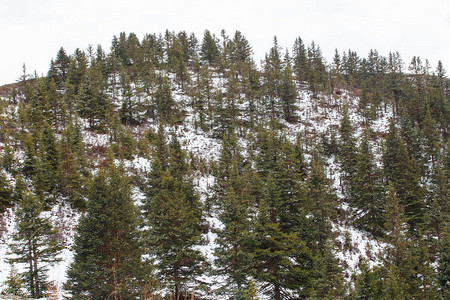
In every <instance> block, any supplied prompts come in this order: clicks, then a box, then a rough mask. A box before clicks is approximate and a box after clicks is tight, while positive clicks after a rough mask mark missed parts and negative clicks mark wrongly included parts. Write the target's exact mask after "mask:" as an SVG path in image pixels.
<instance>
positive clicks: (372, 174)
mask: <svg viewBox="0 0 450 300" xmlns="http://www.w3.org/2000/svg"><path fill="white" fill-rule="evenodd" d="M381 179H382V177H381V172H380V170H378V169H377V167H376V165H375V162H374V157H373V154H372V152H371V150H370V145H369V141H368V138H367V134H364V135H363V138H362V141H361V144H360V146H359V150H358V153H357V157H356V166H355V174H354V185H355V189H354V195H355V203H354V204H355V207H356V209H357V211H356V214H355V217H356V219H355V223H356V226H358V227H361V228H363V229H365V230H367V231H368V232H370V233H372V234H373V235H375V236H382V235H383V232H384V219H383V214H384V213H383V209H384V190H383V185H382V182H381Z"/></svg>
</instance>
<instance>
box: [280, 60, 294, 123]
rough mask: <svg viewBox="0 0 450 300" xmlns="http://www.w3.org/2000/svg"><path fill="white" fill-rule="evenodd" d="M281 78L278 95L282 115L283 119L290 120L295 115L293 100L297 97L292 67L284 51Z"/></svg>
mask: <svg viewBox="0 0 450 300" xmlns="http://www.w3.org/2000/svg"><path fill="white" fill-rule="evenodd" d="M284 65H285V67H284V70H283V78H282V80H281V88H280V93H281V95H280V97H281V101H282V107H283V116H284V119H285V120H290V119H293V118H294V117H295V113H296V110H297V107H296V106H295V101H296V99H297V88H296V86H295V83H294V80H293V78H292V67H291V59H290V57H289V53H288V52H286V56H285V59H284Z"/></svg>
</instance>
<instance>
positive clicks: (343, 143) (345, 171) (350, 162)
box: [338, 105, 357, 204]
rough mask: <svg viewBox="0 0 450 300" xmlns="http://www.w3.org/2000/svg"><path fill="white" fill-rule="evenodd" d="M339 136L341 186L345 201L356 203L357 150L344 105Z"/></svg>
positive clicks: (346, 107) (346, 108) (352, 129)
mask: <svg viewBox="0 0 450 300" xmlns="http://www.w3.org/2000/svg"><path fill="white" fill-rule="evenodd" d="M339 135H340V137H339V148H338V159H339V163H340V166H341V170H342V179H341V186H342V188H343V191H344V195H345V197H346V199H347V201H349V202H350V203H352V204H353V203H354V202H355V201H356V199H355V195H354V189H355V182H354V176H355V171H356V169H355V167H356V157H357V155H356V153H357V148H356V141H355V137H354V128H353V126H352V124H351V121H350V116H349V112H348V106H347V105H344V111H343V114H342V119H341V124H340V127H339Z"/></svg>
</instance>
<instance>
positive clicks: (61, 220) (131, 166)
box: [0, 77, 392, 299]
mask: <svg viewBox="0 0 450 300" xmlns="http://www.w3.org/2000/svg"><path fill="white" fill-rule="evenodd" d="M212 82H213V86H214V87H215V88H216V89H224V88H225V86H226V82H225V80H224V79H223V78H220V77H214V78H212ZM173 96H174V99H175V101H177V102H178V103H187V102H188V101H189V100H190V99H189V98H188V97H187V96H185V95H183V93H182V92H181V91H180V90H175V91H174V92H173ZM358 101H359V99H358V97H355V96H353V95H351V94H349V93H348V92H345V91H343V92H342V94H341V95H339V96H337V95H331V96H323V95H319V98H318V99H316V98H313V97H312V94H311V93H310V92H309V91H306V90H305V89H301V90H300V92H299V98H298V101H297V106H298V108H299V110H298V112H297V114H298V117H299V120H298V122H295V123H288V122H284V125H285V126H286V127H287V128H288V130H287V131H286V132H287V134H288V138H289V139H290V140H291V141H293V140H294V139H295V138H296V136H297V135H303V134H304V133H305V132H308V133H313V134H314V133H315V135H316V138H318V137H319V134H321V133H324V134H330V133H331V132H332V131H335V132H336V133H337V130H338V128H339V124H340V117H341V110H342V104H343V103H347V105H348V108H349V116H350V120H351V121H352V123H353V126H354V128H355V129H356V136H359V135H360V134H361V133H362V128H361V124H362V123H363V119H362V117H361V116H360V115H359V114H358V112H357V109H358ZM186 107H188V110H187V111H186V112H185V119H184V122H183V123H182V124H179V125H175V126H172V127H168V128H165V131H166V133H175V134H176V135H177V137H178V139H179V141H180V144H181V146H182V148H183V149H184V150H186V151H187V152H188V153H192V154H194V155H195V156H196V157H198V158H199V159H200V160H203V161H204V162H205V163H206V165H207V163H209V162H211V161H214V160H217V159H218V157H219V155H220V150H221V141H220V140H218V139H215V138H212V137H210V135H209V134H207V133H205V132H204V131H203V130H201V129H200V128H196V127H195V125H194V124H195V118H196V116H195V114H194V112H193V111H192V109H191V108H190V107H189V106H186ZM391 115H392V111H391V110H390V108H389V107H388V111H387V113H384V114H383V117H381V118H378V119H376V120H374V122H373V123H372V129H373V130H374V132H376V133H383V132H386V131H387V129H388V126H389V120H390V116H391ZM81 125H82V128H83V139H84V142H85V144H86V146H87V147H88V148H91V147H105V146H107V144H108V140H109V136H108V135H107V134H99V133H94V132H91V131H89V130H87V129H86V128H88V124H87V123H86V121H82V123H81ZM149 128H151V129H153V130H154V131H155V132H156V131H157V126H156V124H146V125H143V126H141V127H137V128H134V129H133V134H136V133H140V132H143V129H149ZM379 140H380V139H379ZM379 140H378V141H375V143H378V142H379ZM240 143H241V144H242V145H241V146H242V149H243V150H245V149H246V145H245V143H244V142H243V141H241V140H240ZM379 146H380V147H379V149H381V145H379ZM378 155H379V153H378ZM22 159H23V158H22ZM327 165H328V166H327V172H328V173H327V175H328V177H329V178H331V179H332V180H333V188H334V189H335V191H336V193H337V195H338V197H339V198H342V194H341V193H340V183H339V168H338V164H337V163H336V161H335V159H334V158H331V159H329V160H328V161H327ZM124 166H125V168H127V169H128V171H129V172H130V173H131V174H138V175H141V176H145V174H147V173H148V171H150V168H151V160H149V159H148V158H144V157H139V156H135V157H134V158H133V159H132V160H127V161H125V162H124ZM194 184H195V185H196V189H197V191H198V192H199V194H200V197H201V200H202V202H203V203H205V204H207V201H208V198H209V197H210V196H211V194H212V190H211V188H212V186H213V185H214V177H213V176H212V175H210V174H208V172H203V173H200V172H197V174H196V175H195V176H194ZM132 193H133V199H134V200H135V203H136V205H138V206H140V205H141V204H142V202H143V200H144V199H145V194H144V193H143V192H142V191H141V190H139V189H138V188H134V189H133V190H132ZM45 215H46V216H47V217H49V218H50V219H51V220H52V222H53V224H54V225H55V226H56V227H57V228H58V229H59V230H60V231H61V236H62V237H63V238H64V240H65V243H66V248H65V250H64V251H63V252H62V254H61V255H60V257H61V258H62V261H61V262H60V263H59V264H57V265H55V266H53V267H51V268H50V272H49V277H50V280H52V281H54V282H55V283H56V285H57V286H58V288H59V290H61V285H62V284H63V283H64V282H65V280H66V270H67V267H68V266H69V264H70V263H71V261H72V259H73V254H72V252H71V247H72V246H73V237H74V228H75V226H76V224H77V222H78V219H79V214H77V213H75V212H74V211H73V210H71V209H70V207H68V206H66V205H63V204H58V205H56V206H55V207H54V208H53V209H52V211H51V212H48V213H45ZM1 221H2V222H1ZM206 221H207V222H208V224H209V226H210V229H220V228H223V224H222V223H221V222H220V221H219V220H218V219H217V216H216V215H210V216H207V219H206ZM14 230H15V228H14V212H13V209H8V210H7V211H6V213H5V214H4V216H3V219H2V220H0V292H1V290H2V283H3V282H4V281H5V279H6V277H7V275H8V273H9V268H10V266H9V264H7V260H6V259H7V258H8V257H9V256H8V255H7V251H8V244H9V243H11V235H12V233H13V232H14ZM334 231H335V232H336V233H337V237H336V243H337V245H338V247H337V248H338V251H337V255H338V257H339V258H340V259H341V260H342V261H343V264H344V265H345V266H346V269H347V271H348V273H349V274H348V278H349V276H350V275H351V273H353V272H355V271H357V268H358V262H359V260H360V259H361V258H366V259H369V260H370V262H371V263H373V264H376V263H377V258H376V254H377V253H379V252H380V251H381V249H383V247H384V245H383V244H380V243H378V242H377V241H376V240H373V239H371V238H370V237H369V236H368V235H367V234H366V233H364V232H361V231H358V230H355V229H354V228H352V227H348V226H344V225H339V224H334ZM205 237H206V239H207V244H206V245H203V246H200V247H199V249H200V250H201V251H202V253H204V254H205V256H206V257H207V260H208V261H209V262H210V263H212V262H213V259H214V256H213V254H214V249H215V247H216V244H215V239H216V237H217V234H216V233H214V231H213V230H210V231H209V232H208V233H207V234H206V235H205ZM201 280H203V281H205V282H209V283H210V284H211V286H212V288H213V289H214V285H215V283H217V282H221V281H223V278H218V277H211V276H210V277H208V276H204V277H203V278H201ZM61 297H62V295H61V294H60V295H59V298H60V299H61Z"/></svg>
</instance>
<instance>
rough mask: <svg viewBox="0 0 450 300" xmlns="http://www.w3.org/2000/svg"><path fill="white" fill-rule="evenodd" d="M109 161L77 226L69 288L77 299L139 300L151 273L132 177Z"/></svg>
mask: <svg viewBox="0 0 450 300" xmlns="http://www.w3.org/2000/svg"><path fill="white" fill-rule="evenodd" d="M107 164H108V165H107V166H106V168H104V169H101V170H100V171H99V173H98V175H97V176H95V177H94V179H93V180H92V182H91V185H90V189H89V196H88V198H89V202H88V207H87V212H86V214H85V215H84V216H83V217H82V218H81V220H80V222H79V225H78V227H77V235H76V237H75V245H74V260H73V262H72V264H71V265H70V267H69V269H68V271H67V276H68V281H67V284H66V286H65V289H66V290H67V291H68V292H70V294H71V295H72V297H73V298H74V299H86V298H90V299H106V298H108V299H136V297H137V295H138V294H139V292H140V290H139V289H142V288H143V287H144V285H145V279H146V278H145V276H148V275H145V272H147V271H148V270H146V264H144V263H143V259H142V254H143V250H142V249H143V248H142V246H141V244H140V238H139V237H140V233H139V231H138V226H139V222H138V211H137V208H136V207H135V206H134V204H133V200H132V198H131V189H130V183H129V179H128V178H127V177H126V176H125V175H123V170H121V169H120V168H118V167H115V166H114V165H112V163H111V162H107Z"/></svg>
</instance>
